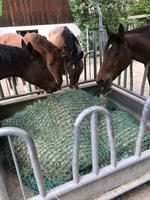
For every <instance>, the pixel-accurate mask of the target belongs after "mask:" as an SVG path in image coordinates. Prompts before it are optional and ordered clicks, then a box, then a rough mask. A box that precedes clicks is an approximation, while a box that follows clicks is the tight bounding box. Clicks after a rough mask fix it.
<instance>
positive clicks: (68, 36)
mask: <svg viewBox="0 0 150 200" xmlns="http://www.w3.org/2000/svg"><path fill="white" fill-rule="evenodd" d="M62 37H63V38H64V42H65V44H66V46H67V48H68V50H69V52H71V51H75V52H78V49H77V47H76V43H77V44H78V45H79V41H78V40H77V38H76V37H75V36H74V34H73V33H72V32H71V31H70V30H69V28H68V27H66V26H65V27H64V30H63V32H62Z"/></svg>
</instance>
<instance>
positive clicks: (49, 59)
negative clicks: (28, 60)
mask: <svg viewBox="0 0 150 200" xmlns="http://www.w3.org/2000/svg"><path fill="white" fill-rule="evenodd" d="M24 41H25V42H26V43H28V42H31V44H32V45H33V47H34V49H36V50H37V51H38V52H39V53H40V54H41V55H42V57H43V59H44V60H45V61H46V64H47V67H48V69H49V71H50V73H51V74H52V76H53V77H54V79H55V81H56V83H57V85H58V88H59V89H60V88H61V85H62V82H63V79H62V66H63V59H62V57H61V56H60V50H59V49H58V48H57V47H56V46H55V45H54V44H52V42H50V41H48V40H47V38H46V37H45V36H42V35H40V34H38V33H34V32H33V33H26V34H25V35H24Z"/></svg>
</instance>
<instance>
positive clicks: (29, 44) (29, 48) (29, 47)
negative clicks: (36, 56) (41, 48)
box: [27, 42, 33, 52]
mask: <svg viewBox="0 0 150 200" xmlns="http://www.w3.org/2000/svg"><path fill="white" fill-rule="evenodd" d="M27 48H28V50H29V52H33V46H32V44H31V42H28V44H27Z"/></svg>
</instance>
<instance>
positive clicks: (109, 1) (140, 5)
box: [69, 0, 150, 30]
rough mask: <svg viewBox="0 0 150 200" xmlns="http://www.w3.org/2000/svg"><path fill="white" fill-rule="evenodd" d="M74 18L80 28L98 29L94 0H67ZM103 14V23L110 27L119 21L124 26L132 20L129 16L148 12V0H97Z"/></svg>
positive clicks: (114, 26)
mask: <svg viewBox="0 0 150 200" xmlns="http://www.w3.org/2000/svg"><path fill="white" fill-rule="evenodd" d="M69 2H70V5H71V9H72V12H73V16H74V20H75V22H76V23H77V24H78V26H79V27H80V29H81V30H85V28H86V27H88V29H89V30H90V29H91V30H93V29H98V14H97V10H96V3H95V2H96V0H69ZM97 2H98V3H99V5H100V8H101V11H102V15H103V25H106V24H108V25H109V26H110V27H112V28H116V27H118V24H119V23H123V24H124V25H125V26H128V25H130V24H131V23H133V21H131V20H129V19H128V17H129V16H133V15H142V14H150V2H149V0H97ZM138 23H145V21H143V20H134V24H138Z"/></svg>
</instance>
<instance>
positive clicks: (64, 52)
mask: <svg viewBox="0 0 150 200" xmlns="http://www.w3.org/2000/svg"><path fill="white" fill-rule="evenodd" d="M48 39H49V40H50V41H51V42H52V43H53V44H54V45H56V46H57V48H59V49H60V53H61V56H62V57H63V59H64V62H65V66H66V68H67V71H68V73H69V79H70V87H71V88H78V81H79V77H80V74H81V73H82V71H83V61H82V58H83V51H82V50H81V46H80V44H79V41H78V39H77V38H76V37H75V35H74V34H73V33H72V32H71V31H70V30H69V29H68V28H67V27H66V26H57V27H55V28H53V29H51V30H50V32H49V35H48ZM63 71H65V70H63Z"/></svg>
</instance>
